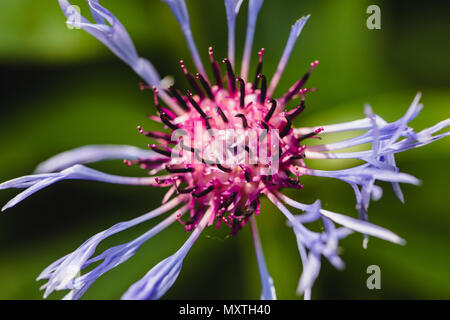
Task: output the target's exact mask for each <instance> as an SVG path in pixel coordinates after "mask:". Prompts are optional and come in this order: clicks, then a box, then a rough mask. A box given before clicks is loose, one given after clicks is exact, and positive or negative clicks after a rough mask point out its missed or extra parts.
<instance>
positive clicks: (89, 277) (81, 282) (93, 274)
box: [49, 204, 189, 300]
mask: <svg viewBox="0 0 450 320" xmlns="http://www.w3.org/2000/svg"><path fill="white" fill-rule="evenodd" d="M188 209H189V205H188V204H186V205H184V206H183V207H181V208H180V209H179V210H176V211H175V212H174V213H172V214H171V215H170V216H169V217H167V218H166V219H164V220H163V221H162V222H160V223H159V224H157V225H156V226H155V227H153V228H151V229H150V230H149V231H147V232H145V233H144V234H142V235H141V236H139V237H138V238H136V239H134V240H132V241H130V242H127V243H124V244H121V245H118V246H115V247H112V248H109V249H108V250H106V251H104V252H103V253H101V254H100V255H98V256H96V257H94V258H91V259H89V260H88V261H86V262H85V263H84V264H83V265H82V267H81V268H82V269H85V268H87V267H89V266H90V265H91V264H93V263H95V262H98V261H102V262H101V264H99V265H98V266H97V267H95V268H94V269H93V270H91V271H89V272H88V273H86V274H84V275H82V276H79V277H77V278H74V279H73V281H72V283H71V284H70V286H69V287H68V288H67V289H71V290H70V292H69V293H68V294H67V295H66V296H65V297H64V299H65V300H69V299H70V300H74V299H80V298H81V296H82V295H83V294H84V293H85V292H86V290H87V289H88V288H89V287H90V286H91V284H92V283H94V281H96V280H97V279H98V278H99V277H100V276H101V275H102V274H104V273H105V272H107V271H109V270H111V269H113V268H115V267H117V266H118V265H119V264H121V263H123V262H125V261H127V260H128V259H129V258H131V257H132V256H133V255H134V254H135V253H136V252H137V250H138V249H139V247H140V246H141V245H142V244H143V243H144V242H146V241H148V240H149V239H150V238H152V237H153V236H154V235H156V234H158V233H159V232H161V231H162V230H163V229H165V228H167V227H168V226H169V225H170V224H172V223H173V222H175V221H176V220H177V219H178V218H179V217H180V216H181V215H183V214H184V213H185V212H186V211H187V210H188ZM146 218H149V217H148V215H147V217H146ZM97 243H98V241H97ZM78 250H80V249H78ZM84 258H86V256H84ZM80 262H82V261H78V263H80ZM72 263H73V262H72ZM72 265H73V264H72ZM60 272H61V271H60ZM54 278H55V275H52V279H54ZM49 282H50V281H49Z"/></svg>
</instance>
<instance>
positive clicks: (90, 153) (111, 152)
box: [35, 145, 155, 173]
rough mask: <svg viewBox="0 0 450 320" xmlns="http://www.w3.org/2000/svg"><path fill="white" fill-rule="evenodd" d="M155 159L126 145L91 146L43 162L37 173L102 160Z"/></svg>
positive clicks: (63, 153) (145, 152)
mask: <svg viewBox="0 0 450 320" xmlns="http://www.w3.org/2000/svg"><path fill="white" fill-rule="evenodd" d="M152 157H155V153H154V152H153V151H150V150H145V149H140V148H137V147H133V146H125V145H90V146H83V147H80V148H76V149H73V150H69V151H65V152H62V153H60V154H57V155H56V156H53V157H51V158H50V159H48V160H46V161H44V162H42V163H41V164H39V166H38V167H37V168H36V170H35V173H46V172H54V171H61V170H64V169H67V168H68V167H71V166H73V165H75V164H86V163H93V162H97V161H102V160H112V159H127V160H135V159H141V158H152Z"/></svg>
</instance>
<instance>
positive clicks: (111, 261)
mask: <svg viewBox="0 0 450 320" xmlns="http://www.w3.org/2000/svg"><path fill="white" fill-rule="evenodd" d="M183 199H184V198H175V199H172V200H171V201H169V202H167V203H166V204H164V205H162V206H161V207H159V208H157V209H155V210H152V211H150V212H148V213H146V214H144V215H142V216H140V217H137V218H135V219H132V220H129V221H125V222H120V223H117V224H115V225H114V226H112V227H111V228H109V229H107V230H105V231H102V232H100V233H98V234H96V235H94V236H93V237H91V238H90V239H89V240H87V241H86V242H84V243H83V244H82V245H81V246H80V247H79V248H78V249H77V250H75V251H74V252H72V253H70V254H68V255H66V256H64V257H63V258H61V259H59V260H58V261H56V262H54V263H52V264H51V265H50V266H48V267H47V268H46V269H44V270H43V271H42V272H41V274H40V275H39V277H38V278H37V280H42V279H48V282H47V283H46V284H44V285H43V286H42V287H41V289H45V293H44V297H47V296H48V295H49V294H51V293H52V292H53V291H54V290H64V289H72V290H73V292H72V294H73V298H76V299H77V298H79V297H80V296H81V295H82V294H83V293H84V291H86V290H87V288H88V287H89V286H90V285H91V284H92V282H93V281H94V280H95V279H96V278H98V277H99V276H100V275H101V274H103V273H104V272H106V271H108V270H109V269H111V268H113V267H115V266H116V265H118V264H120V263H122V262H124V261H125V260H127V259H128V258H129V257H131V256H132V255H133V254H134V253H135V251H136V250H137V249H138V248H139V246H140V244H141V243H142V242H144V241H146V240H148V239H149V238H150V237H151V236H153V235H154V234H156V233H157V232H159V231H160V230H161V229H163V228H164V227H166V226H167V224H170V222H171V221H172V220H173V219H176V216H175V217H173V216H172V218H171V219H169V220H167V219H166V220H165V221H163V222H161V224H160V225H158V226H156V227H155V228H154V229H152V230H150V231H148V232H147V233H146V234H144V235H143V236H141V237H139V238H137V239H136V240H135V241H131V242H130V243H127V244H125V245H120V246H117V247H114V248H111V249H109V250H107V251H105V252H104V253H103V254H101V255H100V256H99V257H97V259H93V260H91V261H88V260H89V258H90V257H91V256H92V255H93V254H94V252H95V249H96V248H97V246H98V244H99V243H100V242H101V241H103V240H104V239H106V238H108V237H110V236H112V235H114V234H116V233H118V232H121V231H123V230H126V229H128V228H131V227H133V226H135V225H137V224H140V223H142V222H144V221H147V220H149V219H153V218H155V217H157V216H159V215H161V214H163V213H165V212H167V211H169V210H171V209H173V208H174V207H176V206H177V205H178V204H180V203H181V202H183ZM155 232H156V233H155ZM114 253H119V255H114ZM103 259H105V261H104V262H103V264H101V265H100V266H98V267H97V268H96V269H94V270H92V271H91V272H92V273H91V272H89V273H87V274H86V275H83V276H80V275H79V273H80V272H81V271H82V270H83V269H84V268H86V267H87V266H89V265H90V264H91V263H92V262H95V261H98V260H103ZM106 259H108V260H106ZM73 271H76V272H73Z"/></svg>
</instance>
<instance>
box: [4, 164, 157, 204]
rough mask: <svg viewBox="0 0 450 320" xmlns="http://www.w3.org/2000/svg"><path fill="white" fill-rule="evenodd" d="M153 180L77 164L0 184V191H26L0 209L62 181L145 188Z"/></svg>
mask: <svg viewBox="0 0 450 320" xmlns="http://www.w3.org/2000/svg"><path fill="white" fill-rule="evenodd" d="M155 179H156V178H153V177H145V178H138V177H122V176H116V175H112V174H107V173H103V172H100V171H97V170H94V169H91V168H87V167H85V166H83V165H81V164H77V165H74V166H72V167H69V168H67V169H64V170H63V171H60V172H56V173H48V174H35V175H29V176H24V177H20V178H16V179H13V180H10V181H6V182H3V183H2V184H0V190H2V189H9V188H27V189H26V190H25V191H23V192H21V193H19V194H18V195H17V196H16V197H14V198H13V199H12V200H10V201H9V202H8V203H7V204H6V205H5V206H4V207H3V208H2V211H5V210H6V209H8V208H11V207H13V206H15V205H16V204H17V203H19V202H21V201H22V200H24V199H25V198H28V197H29V196H31V195H32V194H33V193H35V192H37V191H39V190H41V189H43V188H45V187H48V186H49V185H52V184H54V183H56V182H58V181H62V180H92V181H99V182H106V183H112V184H127V185H138V186H145V185H151V184H153V183H155V182H156V180H155Z"/></svg>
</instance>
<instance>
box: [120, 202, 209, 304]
mask: <svg viewBox="0 0 450 320" xmlns="http://www.w3.org/2000/svg"><path fill="white" fill-rule="evenodd" d="M211 213H212V210H208V211H207V212H206V213H205V215H204V216H203V218H202V220H201V221H200V223H199V225H198V226H197V227H196V228H195V229H194V231H193V232H192V234H191V235H190V236H189V239H188V240H187V241H186V242H185V243H184V245H183V246H182V247H181V248H180V249H179V250H178V251H177V252H176V253H175V254H173V255H172V256H170V257H168V258H166V259H164V260H163V261H161V262H160V263H158V264H157V265H156V266H154V267H153V268H152V269H151V270H150V271H149V272H147V274H146V275H145V276H144V277H143V278H142V279H141V280H139V281H137V282H136V283H134V284H133V285H132V286H131V287H130V288H129V289H128V290H127V292H125V293H124V294H123V296H122V299H123V300H156V299H159V298H161V297H162V296H163V295H164V294H165V293H166V292H167V290H169V289H170V287H172V285H173V284H174V283H175V281H176V279H177V278H178V275H179V274H180V271H181V267H182V264H183V260H184V258H185V257H186V255H187V253H188V252H189V250H190V248H191V247H192V245H193V244H194V243H195V241H196V240H197V238H198V237H199V235H200V234H201V232H202V231H203V229H204V228H205V227H206V225H207V224H208V222H209V219H210V218H211Z"/></svg>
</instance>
